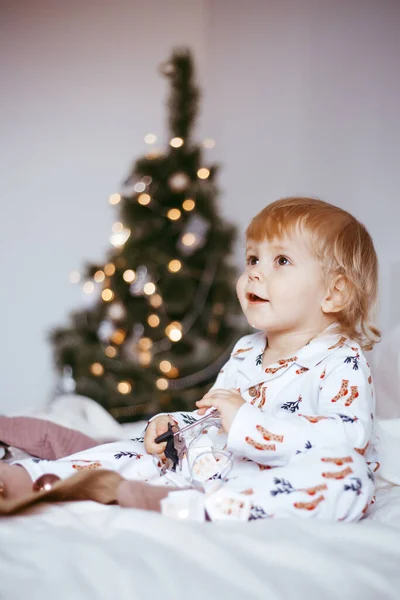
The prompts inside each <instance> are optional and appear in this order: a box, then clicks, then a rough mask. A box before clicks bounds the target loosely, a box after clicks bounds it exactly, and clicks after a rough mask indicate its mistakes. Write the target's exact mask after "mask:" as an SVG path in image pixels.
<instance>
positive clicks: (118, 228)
mask: <svg viewBox="0 0 400 600" xmlns="http://www.w3.org/2000/svg"><path fill="white" fill-rule="evenodd" d="M123 228H124V226H123V224H122V223H121V221H117V222H116V223H114V224H113V226H112V227H111V229H112V231H113V232H114V233H119V232H120V231H122V230H123Z"/></svg>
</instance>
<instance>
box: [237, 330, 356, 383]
mask: <svg viewBox="0 0 400 600" xmlns="http://www.w3.org/2000/svg"><path fill="white" fill-rule="evenodd" d="M266 344H267V337H266V335H265V333H263V332H258V333H255V334H252V335H249V336H246V337H245V338H243V340H242V343H241V344H240V345H238V344H237V345H236V346H235V348H234V350H233V352H232V358H233V359H236V360H237V361H238V362H237V368H238V370H239V371H241V372H242V373H243V375H245V376H246V377H247V378H249V379H253V378H254V377H260V376H263V375H264V374H267V375H272V376H274V375H275V374H276V375H277V376H278V375H280V374H282V373H283V372H284V371H286V368H288V367H290V366H291V365H292V364H295V365H297V368H300V369H304V370H308V369H311V368H312V367H315V366H316V365H318V364H319V363H320V362H321V361H322V360H324V359H325V358H326V357H327V356H329V355H330V354H331V353H332V352H335V351H336V350H337V349H339V348H345V352H346V355H348V356H351V357H353V356H357V355H359V353H360V348H359V346H358V345H357V344H356V343H355V342H354V340H350V339H349V338H348V337H346V336H345V335H343V334H341V333H340V332H338V331H337V325H336V324H335V323H333V324H332V325H330V326H329V327H327V328H326V329H325V330H324V332H323V333H322V334H320V335H319V336H318V337H316V338H314V339H312V340H311V341H310V342H308V344H306V345H305V346H303V348H301V349H300V350H298V351H297V352H296V353H295V355H293V356H289V357H287V358H284V359H282V360H279V361H278V362H276V363H274V364H271V365H269V366H268V367H267V369H266V370H265V373H264V370H263V368H262V358H263V352H264V349H265V346H266Z"/></svg>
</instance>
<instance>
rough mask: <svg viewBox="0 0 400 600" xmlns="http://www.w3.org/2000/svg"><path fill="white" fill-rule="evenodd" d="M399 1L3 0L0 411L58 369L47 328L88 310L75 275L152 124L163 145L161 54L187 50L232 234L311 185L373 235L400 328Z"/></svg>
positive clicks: (238, 260)
mask: <svg viewBox="0 0 400 600" xmlns="http://www.w3.org/2000/svg"><path fill="white" fill-rule="evenodd" d="M399 26H400V2H398V1H397V0H336V1H333V0H283V1H278V0H247V1H246V2H242V1H240V0H192V1H188V0H186V1H185V0H168V2H165V1H161V0H147V2H140V1H137V0H113V2H112V3H111V2H107V1H105V0H85V1H78V0H71V1H69V2H63V1H62V0H29V2H26V1H23V0H0V81H1V99H0V103H1V111H0V132H1V134H0V165H1V166H0V172H1V181H0V201H1V209H2V214H1V217H2V218H1V219H0V252H1V272H2V291H1V295H0V310H1V315H2V319H1V321H2V327H3V331H4V336H2V343H1V344H0V364H1V366H2V375H1V380H0V412H2V413H5V414H7V413H11V412H14V411H15V410H16V409H18V408H20V407H22V406H26V405H29V406H35V405H37V406H39V405H41V404H43V403H44V402H47V401H48V400H49V399H50V398H51V397H52V394H53V392H54V387H55V385H56V381H57V377H56V374H55V371H54V368H53V352H52V349H51V346H50V344H49V341H48V336H49V333H50V331H51V330H52V329H53V328H54V327H55V326H59V325H60V324H63V323H64V324H65V323H66V322H67V317H68V314H69V313H70V312H71V310H74V309H76V308H77V307H79V306H82V305H84V302H85V298H84V294H83V292H82V286H80V285H76V284H73V283H71V282H70V274H71V272H73V271H78V272H79V271H81V269H82V265H83V264H84V263H85V262H86V261H101V260H103V258H104V256H105V254H106V252H107V251H108V249H109V245H110V243H109V237H110V230H111V226H112V224H113V222H114V221H115V207H114V206H112V205H111V204H110V203H109V196H110V195H111V194H113V193H115V192H118V191H119V188H120V185H121V182H122V181H123V180H124V179H125V177H126V176H127V174H128V172H129V170H130V169H131V166H132V163H133V161H134V160H135V159H136V158H138V157H139V156H140V155H143V154H144V152H145V151H146V144H145V142H144V138H145V136H146V135H147V134H148V133H150V132H151V133H153V134H155V135H156V136H157V138H158V140H159V141H160V145H163V144H166V143H168V134H167V122H166V106H165V102H166V97H167V93H168V84H167V82H166V81H165V78H162V77H160V72H159V65H160V63H162V62H163V61H165V60H166V59H168V57H169V56H170V53H171V51H172V49H173V48H174V47H177V46H182V45H184V46H188V47H190V49H191V50H192V53H193V58H194V61H195V67H196V73H197V82H198V84H199V86H200V88H201V91H202V99H201V108H200V115H199V119H198V121H197V125H196V130H195V132H194V134H195V137H196V138H198V140H202V139H205V138H212V139H213V140H215V142H216V145H215V147H214V148H210V149H208V150H207V153H206V154H205V157H206V159H207V161H209V162H217V163H219V164H220V165H221V170H220V172H219V174H218V185H219V187H220V189H221V195H220V197H219V199H218V210H219V213H220V214H221V215H222V217H224V218H226V219H227V221H228V222H229V223H231V224H233V225H236V226H237V228H238V234H239V235H238V241H237V243H236V246H235V247H234V262H235V264H237V266H238V267H241V266H243V264H244V256H243V242H242V234H243V232H244V230H245V228H246V226H247V224H248V221H249V219H250V218H251V217H252V216H253V215H254V214H255V213H256V212H258V211H259V210H260V209H261V208H262V207H263V206H264V205H265V204H267V203H269V202H271V201H273V200H275V199H277V198H279V197H281V196H286V195H295V194H296V195H312V196H318V197H320V198H322V199H324V200H326V201H328V202H332V203H333V204H337V205H339V206H341V207H343V208H345V209H346V210H349V211H350V212H352V213H353V214H354V215H355V216H356V217H357V218H359V219H360V220H361V221H362V222H363V223H364V224H365V225H366V227H367V228H368V229H369V231H370V233H371V234H372V236H373V239H374V242H375V245H376V249H377V252H378V256H379V260H380V269H381V273H380V279H381V281H380V285H381V302H380V313H379V325H380V326H381V328H382V329H383V331H384V333H385V332H389V331H391V329H393V328H394V326H395V325H397V324H398V323H399V322H400V241H399V240H400V237H399V231H398V228H399V224H400V207H399V201H398V190H399V188H400V175H399V173H400V169H399V164H400V152H399V141H400V113H399V110H398V106H399V100H400V78H399V71H398V63H399V57H400V36H399V35H398V32H399Z"/></svg>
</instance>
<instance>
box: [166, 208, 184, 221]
mask: <svg viewBox="0 0 400 600" xmlns="http://www.w3.org/2000/svg"><path fill="white" fill-rule="evenodd" d="M181 214H182V213H181V211H180V210H179V208H170V209H169V211H168V212H167V217H168V219H171V221H177V220H178V219H179V218H180V216H181Z"/></svg>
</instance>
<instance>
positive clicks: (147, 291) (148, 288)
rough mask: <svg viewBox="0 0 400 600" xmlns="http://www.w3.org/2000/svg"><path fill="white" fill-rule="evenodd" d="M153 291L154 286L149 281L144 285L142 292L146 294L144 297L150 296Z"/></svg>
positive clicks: (154, 289)
mask: <svg viewBox="0 0 400 600" xmlns="http://www.w3.org/2000/svg"><path fill="white" fill-rule="evenodd" d="M155 291H156V286H155V285H154V283H151V281H149V282H148V283H145V284H144V286H143V292H144V293H145V294H146V296H151V295H152V294H154V292H155Z"/></svg>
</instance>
